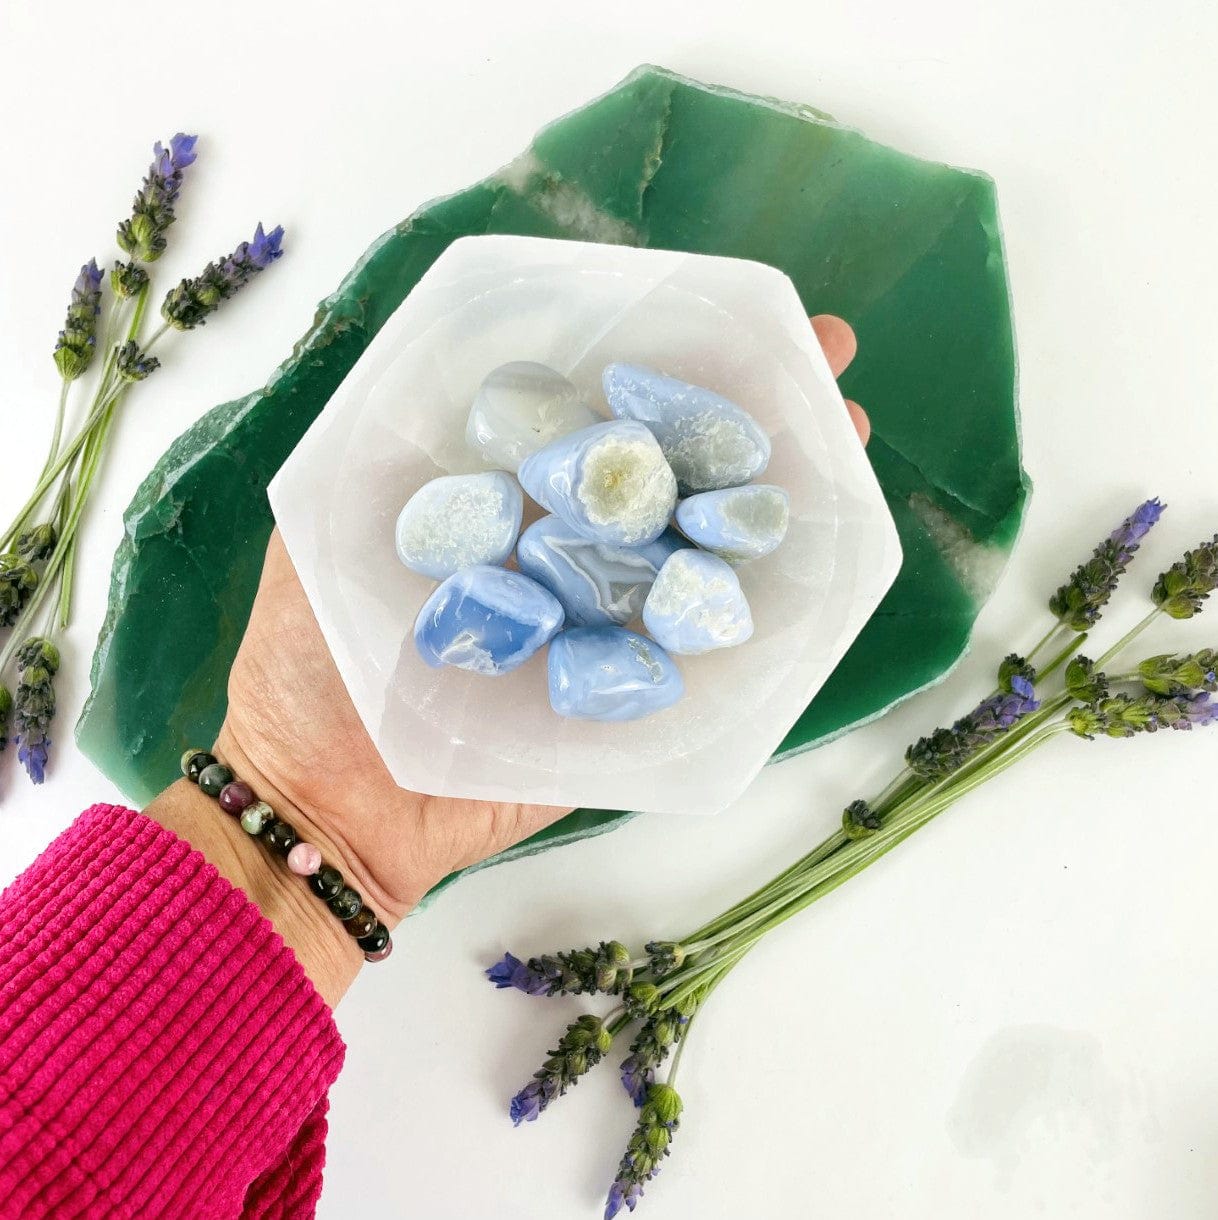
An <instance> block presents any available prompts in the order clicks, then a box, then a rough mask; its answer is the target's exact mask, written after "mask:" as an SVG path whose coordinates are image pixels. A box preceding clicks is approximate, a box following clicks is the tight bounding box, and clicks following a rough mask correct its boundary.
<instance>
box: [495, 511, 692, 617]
mask: <svg viewBox="0 0 1218 1220" xmlns="http://www.w3.org/2000/svg"><path fill="white" fill-rule="evenodd" d="M686 546H689V543H688V542H686V541H685V539H684V538H682V537H681V536H680V535H679V534H677V533H676V532H675V531H673V530H665V531H664V533H662V534H661V535H660V536H659V537H658V538H657V539H656V540H655V541H654V542H648V543H644V545H642V546H639V547H630V546H621V545H619V544H618V543H614V542H594V541H593V540H592V539H591V538H585V537H584V536H583V535H582V534H580V533H579V532H578V531H577V530H575V529H572V527H571V526H569V525H568V524H567V523H566V522H565V521H562V520H560V519H559V518H558V517H542V519H541V520H540V521H535V522H534V523H533V524H532V525H530V526H529V528H528V529H527V530H525V531H524V533H523V534H521V535H520V541H519V542H518V543H517V544H516V563H517V564H518V565H519V567H520V570H521V571H522V572H523V573H524V574H525V575H526V576H531V577H532V578H533V579H534V580H535V581H537V583H538V584H540V585H544V586H545V587H546V588H547V589H549V590H550V592H551V593H553V594H554V596H555V597H557V598H558V600H559V601H560V602H561V603H562V608H563V610H564V611H566V615H567V617H566V622H567V625H568V626H570V627H601V626H608V625H610V624H612V623H616V624H617V625H618V626H625V625H626V624H627V623H628V622H630V621H631V619H633V618H637V617H638V615H639V613H640V612H641V611H642V609H643V602H644V601H645V600H646V598H647V591H648V590H649V589H650V588H651V584H652V581H654V580H655V578H656V573H657V572H658V571H659V570H660V569H661V568H662V567H663V566H664V561H665V560H666V559H667V558H668V557H669V555H671V554H672V553H673V552H674V551H678V550H680V549H681V548H682V547H686Z"/></svg>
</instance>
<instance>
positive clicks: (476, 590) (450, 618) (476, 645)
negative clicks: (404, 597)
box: [414, 565, 563, 675]
mask: <svg viewBox="0 0 1218 1220" xmlns="http://www.w3.org/2000/svg"><path fill="white" fill-rule="evenodd" d="M562 621H563V612H562V606H561V605H559V603H558V599H557V598H555V596H554V595H553V594H552V593H550V592H549V591H548V590H546V589H543V588H542V587H541V585H539V584H538V583H537V582H536V581H534V580H530V579H529V578H528V577H527V576H523V575H522V574H521V573H519V572H509V571H508V570H507V569H506V568H493V567H489V566H485V565H482V566H478V567H473V568H465V569H464V570H463V571H461V572H458V573H456V574H455V575H454V576H450V577H449V578H448V579H447V580H446V581H445V582H444V583H443V584H442V585H440V587H439V588H438V589H436V590H435V592H434V593H432V595H431V596H430V597H429V598H428V599H427V600H426V601H425V602H424V603H423V608H422V610H420V611H419V617H418V618H417V619H416V620H415V625H414V642H415V647H416V648H417V649H418V651H419V656H421V657H422V658H423V660H424V661H426V662H427V664H428V665H431V666H434V667H435V668H437V669H438V668H439V667H440V666H443V665H453V666H455V667H456V668H457V669H468V670H471V671H472V672H474V673H477V674H490V675H497V674H506V673H509V672H510V671H511V670H513V669H516V668H518V667H519V666H521V665H523V664H524V663H525V661H527V660H528V659H529V658H530V657H531V656H532V655H533V654H534V653H535V652H537V650H538V649H540V648H542V647H544V646H545V645H546V644H547V643H549V641H550V640H551V639H552V638H553V637H554V634H555V632H557V631H558V629H559V628H560V627H561V626H562Z"/></svg>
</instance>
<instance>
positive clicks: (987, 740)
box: [846, 658, 1040, 833]
mask: <svg viewBox="0 0 1218 1220" xmlns="http://www.w3.org/2000/svg"><path fill="white" fill-rule="evenodd" d="M1015 659H1016V660H1018V658H1015ZM1011 660H1012V658H1008V662H1010V661H1011ZM1022 664H1024V665H1026V663H1022ZM1005 681H1006V683H1007V685H1009V687H1010V690H1009V691H999V693H998V694H996V695H991V696H990V697H989V698H988V699H983V700H982V701H981V703H979V704H978V705H977V707H975V708H974V709H973V710H972V711H971V712H969V714H968V715H967V716H961V718H960V719H959V720H957V721H956V723H955V724H953V725H952V727H951V728H950V729H936V730H935V731H934V732H933V733H931V734H930V735H929V736H928V737H922V738H919V739H918V740H917V741H916V742H914V744H913V745H911V746H910V747H909V749H908V750H906V751H905V761H906V763H907V764H908V766H909V769H910V770H911V771H912V772H913V773H914V774H915V775H916V776H918V777H919V778H920V779H926V780H940V779H944V778H945V777H947V776H948V775H951V773H952V772H953V771H957V770H959V769H960V768H961V767H962V766H964V764H965V763H966V762H968V760H969V759H970V758H972V757H973V755H975V754H977V753H979V752H980V751H981V750H983V749H984V748H985V747H986V746H988V745H990V744H991V743H992V742H993V741H995V740H996V739H997V738H998V737H999V736H1001V734H1003V733H1005V732H1006V731H1007V730H1008V729H1009V728H1011V726H1012V725H1014V724H1015V723H1016V722H1017V721H1019V720H1020V719H1022V718H1023V717H1024V716H1026V715H1028V713H1029V712H1034V711H1036V709H1037V708H1038V707H1040V703H1039V701H1038V700H1037V698H1036V692H1035V690H1034V688H1033V686H1032V682H1031V681H1030V680H1029V679H1028V678H1027V677H1025V675H1024V672H1023V671H1022V669H1021V668H1020V667H1019V666H1008V671H1007V672H1006V674H1005ZM852 809H853V806H850V807H848V808H847V810H846V813H847V815H850V814H851V810H852ZM852 820H853V819H852ZM861 825H862V826H864V827H866V823H865V822H863V823H861ZM847 833H849V828H847Z"/></svg>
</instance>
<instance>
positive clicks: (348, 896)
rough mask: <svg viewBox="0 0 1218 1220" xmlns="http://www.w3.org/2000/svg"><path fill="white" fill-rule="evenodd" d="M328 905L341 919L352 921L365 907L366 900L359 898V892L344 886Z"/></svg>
mask: <svg viewBox="0 0 1218 1220" xmlns="http://www.w3.org/2000/svg"><path fill="white" fill-rule="evenodd" d="M327 905H328V906H329V908H330V910H332V911H333V912H334V914H335V915H337V916H338V917H339V919H350V918H351V917H352V916H353V915H355V914H356V912H357V911H358V910H359V909H360V907H362V906H363V905H364V900H363V899H362V898H361V897H360V896H359V891H358V890H353V889H352V888H351V887H350V886H349V885H344V886H343V888H342V889H341V890H339V891H338V893H337V894H335V895H334V897H333V898H331V899H330V901H329V902H328V903H327Z"/></svg>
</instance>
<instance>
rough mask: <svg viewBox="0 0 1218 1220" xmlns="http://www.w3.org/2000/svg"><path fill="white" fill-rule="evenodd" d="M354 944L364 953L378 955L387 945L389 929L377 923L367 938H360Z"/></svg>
mask: <svg viewBox="0 0 1218 1220" xmlns="http://www.w3.org/2000/svg"><path fill="white" fill-rule="evenodd" d="M355 943H356V944H357V945H359V947H360V948H361V949H363V951H364V952H365V953H379V952H380V951H381V950H382V949H383V948H384V947H385V946H386V945H387V944H388V943H389V929H388V928H387V927H385V925H384V924H383V923H378V924H377V925H376V927H375V928H373V929H372V931H371V932H369V933H368V935H367V936H361V937H360V938H359V939H358V940H357V941H356V942H355Z"/></svg>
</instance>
